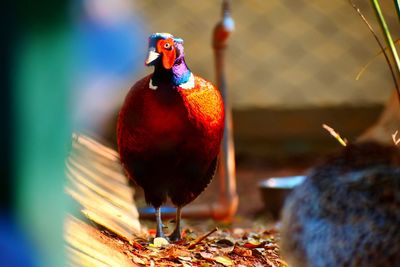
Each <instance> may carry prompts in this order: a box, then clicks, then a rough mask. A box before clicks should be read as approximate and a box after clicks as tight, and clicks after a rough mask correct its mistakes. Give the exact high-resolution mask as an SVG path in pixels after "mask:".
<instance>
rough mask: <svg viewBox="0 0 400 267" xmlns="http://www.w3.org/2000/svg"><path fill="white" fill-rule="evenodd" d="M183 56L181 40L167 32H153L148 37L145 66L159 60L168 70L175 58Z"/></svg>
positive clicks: (152, 64)
mask: <svg viewBox="0 0 400 267" xmlns="http://www.w3.org/2000/svg"><path fill="white" fill-rule="evenodd" d="M182 57H183V40H182V39H181V38H175V37H174V36H173V35H171V34H169V33H153V34H152V35H150V37H149V51H148V55H147V60H146V61H145V64H146V66H154V65H155V64H156V63H157V62H159V61H160V60H161V62H162V66H163V67H164V68H165V69H167V70H169V69H171V68H172V66H173V65H174V64H175V62H176V60H177V59H180V58H182Z"/></svg>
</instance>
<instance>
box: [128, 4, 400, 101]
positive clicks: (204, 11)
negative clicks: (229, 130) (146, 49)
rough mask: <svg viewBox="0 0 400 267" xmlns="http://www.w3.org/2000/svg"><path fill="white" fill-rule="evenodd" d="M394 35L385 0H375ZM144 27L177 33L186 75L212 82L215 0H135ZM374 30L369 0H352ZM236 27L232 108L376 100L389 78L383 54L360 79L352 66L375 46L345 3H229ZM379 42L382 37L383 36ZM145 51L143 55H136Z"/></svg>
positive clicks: (364, 60) (365, 60)
mask: <svg viewBox="0 0 400 267" xmlns="http://www.w3.org/2000/svg"><path fill="white" fill-rule="evenodd" d="M381 2H382V4H383V5H384V12H385V14H386V19H387V21H388V23H389V25H390V27H391V28H390V29H391V31H392V34H393V35H394V37H395V39H397V38H398V37H399V32H400V27H399V24H398V23H397V22H398V21H397V18H396V14H395V9H394V6H393V5H392V1H381ZM133 3H134V8H135V11H136V14H138V16H140V17H141V19H142V20H143V21H144V22H145V25H146V29H145V30H146V31H148V33H151V32H162V31H165V32H171V33H172V34H174V35H175V36H179V37H182V38H184V40H185V52H186V60H187V62H188V65H189V66H190V67H191V69H192V70H193V72H195V73H197V74H199V75H202V76H203V77H205V78H207V79H209V80H211V81H212V80H214V68H213V66H214V65H213V52H212V49H211V33H212V30H213V27H214V25H215V24H216V22H217V21H218V20H219V19H220V8H221V1H216V0H213V1H211V0H208V1H199V0H186V1H177V0H169V1H157V0H146V1H135V2H133ZM356 4H357V5H358V6H359V7H360V9H361V10H362V11H363V13H365V15H366V16H367V18H368V19H369V20H370V22H371V23H372V24H373V26H374V27H375V29H376V31H377V32H378V33H379V32H380V29H379V27H378V25H377V24H376V23H375V17H374V14H373V11H372V10H371V8H370V4H369V1H362V0H360V1H356ZM232 13H233V18H234V19H235V22H236V31H235V33H234V34H233V36H232V38H231V39H230V43H229V47H228V52H227V53H228V57H227V63H228V64H227V68H228V70H227V74H228V84H229V90H230V93H231V100H232V102H233V104H234V107H235V108H248V107H288V108H290V107H301V106H323V105H338V104H354V105H367V104H371V103H374V104H375V103H383V102H385V100H386V99H387V98H388V95H389V94H390V91H391V89H392V88H393V83H392V80H391V77H390V73H389V70H388V68H387V65H386V63H385V60H384V58H383V56H379V57H378V58H376V59H375V60H374V62H373V63H372V64H371V65H370V67H369V68H368V69H367V71H366V72H365V73H364V75H363V76H362V77H361V79H360V80H359V81H356V80H355V77H356V75H357V73H358V72H359V70H360V69H361V68H362V67H363V66H364V65H365V64H367V63H368V61H370V60H371V59H372V58H373V57H374V55H375V54H376V53H377V52H378V51H379V47H378V45H377V44H376V43H375V41H374V39H373V37H372V35H371V34H370V32H369V31H368V29H367V27H366V26H365V25H364V24H363V22H362V21H361V19H360V18H359V17H358V15H357V14H356V13H355V11H354V10H353V9H352V7H351V6H350V5H349V3H348V2H347V1H346V0H335V1H322V0H309V1H305V0H295V1H294V0H270V1H264V0H247V1H244V0H241V1H240V0H233V1H232ZM382 40H383V39H382ZM143 54H144V53H143Z"/></svg>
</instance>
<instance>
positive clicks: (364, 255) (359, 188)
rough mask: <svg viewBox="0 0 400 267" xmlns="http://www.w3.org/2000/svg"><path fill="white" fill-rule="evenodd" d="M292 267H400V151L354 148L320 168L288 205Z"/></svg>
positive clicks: (285, 231) (285, 235)
mask: <svg viewBox="0 0 400 267" xmlns="http://www.w3.org/2000/svg"><path fill="white" fill-rule="evenodd" d="M281 246H282V250H283V254H284V256H285V257H284V258H286V260H288V262H289V264H290V266H294V267H301V266H313V267H322V266H324V267H325V266H330V267H338V266H361V267H372V266H379V267H385V266H391V267H393V266H400V148H398V147H395V146H383V145H379V144H377V143H372V142H366V143H360V144H354V145H349V146H347V147H346V148H344V149H343V151H341V152H340V153H338V154H335V155H333V156H331V157H329V158H327V159H326V160H325V162H323V163H322V164H320V165H319V166H317V167H315V168H314V169H313V170H312V171H311V172H310V174H309V176H308V178H307V179H306V180H305V182H304V183H303V184H302V185H300V186H299V187H298V188H296V189H295V190H294V192H293V193H292V194H291V195H290V196H289V198H288V200H287V201H286V203H285V208H284V211H283V217H282V241H281Z"/></svg>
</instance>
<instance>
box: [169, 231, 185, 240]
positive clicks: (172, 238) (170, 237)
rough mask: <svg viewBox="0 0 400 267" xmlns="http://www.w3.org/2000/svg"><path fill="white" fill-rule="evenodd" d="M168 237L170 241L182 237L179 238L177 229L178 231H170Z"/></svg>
mask: <svg viewBox="0 0 400 267" xmlns="http://www.w3.org/2000/svg"><path fill="white" fill-rule="evenodd" d="M168 239H169V240H170V241H172V242H176V241H179V240H181V239H182V238H181V232H180V231H179V230H178V231H176V230H175V231H174V232H172V234H170V235H169V236H168Z"/></svg>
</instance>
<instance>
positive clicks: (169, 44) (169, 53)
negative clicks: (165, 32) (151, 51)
mask: <svg viewBox="0 0 400 267" xmlns="http://www.w3.org/2000/svg"><path fill="white" fill-rule="evenodd" d="M157 51H158V53H160V54H161V56H162V64H163V66H164V68H165V69H167V70H169V69H171V68H172V66H173V65H174V63H175V59H176V50H175V47H174V40H173V39H172V38H169V39H166V40H163V39H161V40H159V41H158V42H157Z"/></svg>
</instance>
